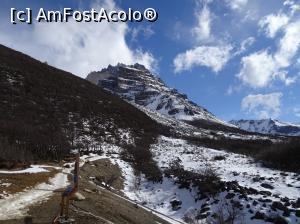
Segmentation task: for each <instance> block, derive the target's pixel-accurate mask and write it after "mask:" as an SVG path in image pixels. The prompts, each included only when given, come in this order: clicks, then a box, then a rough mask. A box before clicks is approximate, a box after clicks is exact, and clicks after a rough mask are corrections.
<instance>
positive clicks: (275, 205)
mask: <svg viewBox="0 0 300 224" xmlns="http://www.w3.org/2000/svg"><path fill="white" fill-rule="evenodd" d="M271 208H272V209H273V210H275V209H277V210H281V211H286V210H288V208H287V207H285V206H284V205H283V204H282V203H281V202H279V201H274V202H273V203H272V205H271Z"/></svg>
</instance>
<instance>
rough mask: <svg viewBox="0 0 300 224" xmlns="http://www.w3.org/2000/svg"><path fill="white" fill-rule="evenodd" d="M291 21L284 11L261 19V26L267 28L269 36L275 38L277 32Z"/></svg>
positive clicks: (266, 31)
mask: <svg viewBox="0 0 300 224" xmlns="http://www.w3.org/2000/svg"><path fill="white" fill-rule="evenodd" d="M288 22H289V17H288V16H287V15H285V14H283V13H279V14H277V15H275V14H270V15H267V16H265V17H264V18H262V19H261V20H260V21H259V26H260V27H261V28H262V29H265V33H266V36H267V37H270V38H274V37H275V35H276V33H277V32H278V31H279V30H281V29H282V28H283V27H284V26H285V25H287V24H288Z"/></svg>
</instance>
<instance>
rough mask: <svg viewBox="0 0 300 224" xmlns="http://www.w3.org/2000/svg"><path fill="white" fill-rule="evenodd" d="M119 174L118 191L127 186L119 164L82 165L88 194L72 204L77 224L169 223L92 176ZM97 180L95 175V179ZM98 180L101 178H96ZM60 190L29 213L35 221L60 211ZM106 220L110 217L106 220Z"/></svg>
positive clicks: (11, 223) (17, 222)
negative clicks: (121, 196) (99, 182)
mask: <svg viewBox="0 0 300 224" xmlns="http://www.w3.org/2000/svg"><path fill="white" fill-rule="evenodd" d="M112 175H113V176H116V177H117V179H115V180H114V181H113V183H112V187H113V189H114V190H115V191H118V190H120V189H122V188H123V177H122V175H121V172H120V169H119V168H118V166H117V165H113V164H111V163H110V162H109V160H107V159H101V160H97V161H94V162H89V163H86V164H85V165H84V166H83V167H81V168H80V184H79V188H80V190H79V191H80V193H81V194H82V195H83V196H84V197H85V200H83V201H74V202H73V204H74V206H71V209H70V217H72V218H74V219H75V220H76V224H97V223H99V224H102V223H109V222H111V223H116V224H141V223H142V224H155V223H161V224H167V223H168V222H166V221H164V220H162V219H161V218H159V217H157V216H156V215H154V214H152V213H151V212H149V211H147V210H145V209H143V208H141V207H138V206H137V205H136V204H133V203H131V202H129V201H126V200H124V199H123V198H120V197H118V196H116V195H114V194H113V193H112V192H111V191H109V190H107V189H105V188H101V187H99V186H97V185H96V184H95V183H93V182H92V181H91V178H90V177H100V176H101V178H104V179H105V178H106V179H109V178H110V177H111V176H112ZM92 179H94V178H92ZM94 180H95V182H97V179H94ZM59 202H60V193H58V192H56V193H54V195H53V196H52V197H51V198H50V199H49V200H47V201H44V202H43V203H41V204H37V205H34V206H32V207H30V209H29V212H28V216H29V217H32V219H33V223H34V224H42V223H51V220H52V219H53V218H54V217H55V216H56V215H57V214H58V212H59ZM104 220H108V221H109V222H107V221H104ZM0 223H1V224H21V223H25V222H24V218H22V219H18V220H7V221H0Z"/></svg>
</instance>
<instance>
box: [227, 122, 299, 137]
mask: <svg viewBox="0 0 300 224" xmlns="http://www.w3.org/2000/svg"><path fill="white" fill-rule="evenodd" d="M230 123H231V124H233V125H236V126H237V127H239V128H241V129H243V130H246V131H250V132H258V133H262V134H273V135H274V134H279V135H290V136H300V125H297V124H292V123H287V122H282V121H279V120H275V119H261V120H232V121H230Z"/></svg>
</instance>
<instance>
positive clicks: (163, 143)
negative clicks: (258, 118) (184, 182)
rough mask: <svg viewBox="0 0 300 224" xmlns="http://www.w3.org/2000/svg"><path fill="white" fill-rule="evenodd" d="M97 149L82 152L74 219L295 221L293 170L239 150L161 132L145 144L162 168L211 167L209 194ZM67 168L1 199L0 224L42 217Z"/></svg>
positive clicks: (299, 205)
mask: <svg viewBox="0 0 300 224" xmlns="http://www.w3.org/2000/svg"><path fill="white" fill-rule="evenodd" d="M103 149H104V153H103V154H102V155H96V154H90V155H88V156H82V157H81V161H82V163H81V168H80V192H81V193H82V194H83V195H84V196H85V198H86V199H85V200H83V201H79V202H74V206H73V207H72V210H71V216H72V217H75V218H76V220H78V223H87V224H88V223H109V222H111V223H128V224H129V223H137V224H138V223H146V224H148V223H149V224H152V223H162V224H164V223H183V222H186V223H193V224H194V223H220V217H221V215H222V217H221V218H223V219H227V218H228V216H229V215H231V217H232V219H233V223H235V224H240V223H246V224H247V223H249V224H252V223H253V224H257V223H276V222H277V223H300V175H299V174H297V173H291V172H281V171H277V170H273V169H269V168H265V167H263V166H262V165H261V164H260V163H258V162H256V161H254V160H253V159H251V158H248V157H246V156H242V155H238V154H234V153H228V152H225V151H219V150H214V149H209V148H204V147H199V146H195V145H192V144H189V143H188V142H186V141H185V140H181V139H173V138H168V137H164V136H161V137H160V138H159V139H158V141H157V143H156V144H153V145H152V146H151V152H152V154H153V156H154V159H155V161H156V162H157V163H158V165H159V167H160V168H161V170H162V171H164V170H166V169H167V168H169V167H170V164H172V163H173V162H174V161H177V163H179V164H180V165H181V166H182V167H183V168H184V170H187V171H192V172H195V173H201V172H203V170H206V169H210V170H213V171H214V172H215V173H216V174H217V175H218V176H219V177H220V179H221V181H222V182H223V183H224V186H225V188H224V189H222V190H220V191H219V193H217V194H215V195H209V194H202V193H201V192H199V189H198V188H197V187H193V186H188V187H185V188H184V187H182V186H180V184H179V183H178V178H177V177H175V176H171V177H167V176H164V177H163V180H162V181H161V182H159V183H153V182H151V181H148V180H146V179H145V177H144V175H136V172H134V170H133V168H132V166H131V165H130V164H129V163H127V162H125V161H123V160H121V158H120V156H119V155H120V152H121V151H122V148H120V147H117V146H114V145H109V144H105V145H104V146H103ZM39 168H40V169H43V167H39ZM70 169H71V168H69V169H67V168H64V170H63V171H60V172H59V173H58V174H56V176H54V177H52V179H49V181H48V183H40V184H39V185H37V186H35V187H33V188H31V189H26V190H25V191H23V192H21V193H17V194H12V195H10V196H5V197H4V198H3V199H1V200H0V220H2V221H0V223H7V224H14V223H23V217H24V215H25V214H27V215H29V216H32V217H33V218H34V220H36V221H35V222H34V223H49V220H51V218H53V217H55V215H57V212H58V210H59V200H60V192H55V190H57V189H61V188H62V187H64V186H65V185H66V184H67V179H66V176H67V175H68V173H70ZM40 171H41V170H40ZM59 175H60V176H59ZM63 175H66V176H63ZM56 178H59V181H58V179H56ZM41 188H43V189H47V190H52V191H54V193H53V192H52V193H50V194H49V191H44V192H43V191H40V190H41ZM29 195H31V196H33V198H31V200H29V199H30V197H29ZM45 198H47V199H48V200H45ZM27 199H28V200H27ZM26 200H27V201H26ZM25 201H26V203H24V202H25ZM21 202H23V203H21ZM25 204H26V205H25ZM28 204H29V205H30V206H28ZM12 217H20V218H19V219H16V220H11V218H12ZM21 217H22V218H21ZM216 217H219V221H218V218H216ZM7 219H10V220H7ZM4 220H6V221H4ZM82 220H84V221H82ZM105 220H106V221H105ZM108 220H109V222H108ZM176 220H177V221H176Z"/></svg>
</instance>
